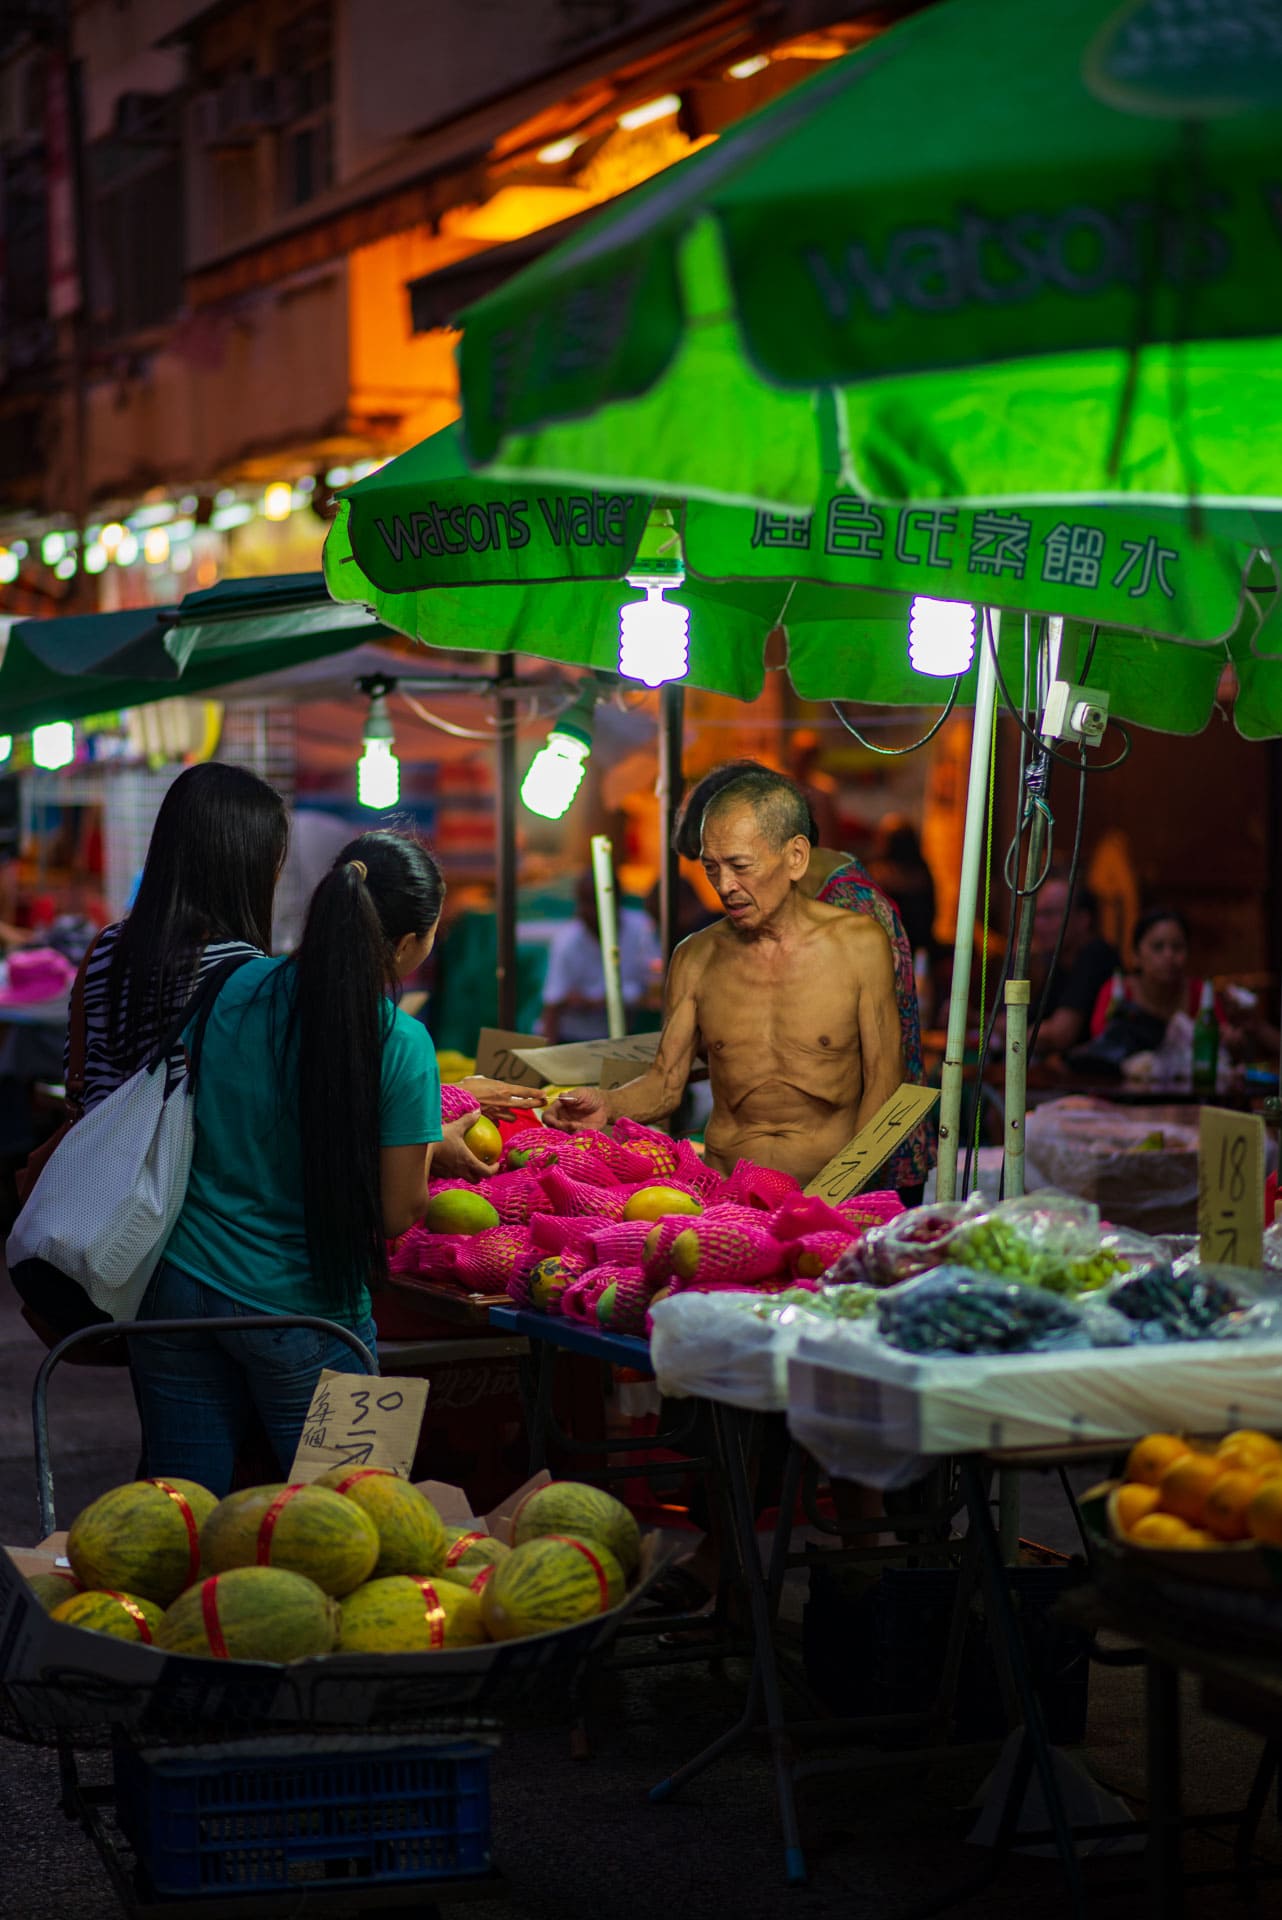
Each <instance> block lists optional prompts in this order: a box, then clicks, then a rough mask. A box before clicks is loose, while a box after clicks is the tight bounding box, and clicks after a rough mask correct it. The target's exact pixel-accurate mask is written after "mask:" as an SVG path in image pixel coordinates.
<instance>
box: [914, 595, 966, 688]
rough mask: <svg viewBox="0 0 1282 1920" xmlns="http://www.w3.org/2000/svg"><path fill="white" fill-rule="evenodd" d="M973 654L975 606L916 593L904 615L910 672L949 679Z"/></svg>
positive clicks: (963, 666)
mask: <svg viewBox="0 0 1282 1920" xmlns="http://www.w3.org/2000/svg"><path fill="white" fill-rule="evenodd" d="M974 657H975V609H974V607H969V606H966V605H965V604H964V603H963V602H961V601H958V600H929V599H927V598H926V596H925V595H924V594H920V593H919V594H918V595H917V597H916V599H915V600H914V601H913V604H912V611H911V613H910V614H909V616H908V658H909V660H910V662H911V663H912V667H913V670H914V672H916V673H929V674H933V675H935V676H936V677H938V678H940V679H952V678H953V677H954V676H955V675H957V674H959V673H965V672H966V671H967V670H968V668H969V667H970V663H971V661H972V660H973V659H974Z"/></svg>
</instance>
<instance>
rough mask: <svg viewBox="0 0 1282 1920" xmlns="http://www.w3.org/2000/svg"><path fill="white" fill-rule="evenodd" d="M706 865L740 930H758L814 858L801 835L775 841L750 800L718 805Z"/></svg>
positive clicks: (705, 846) (705, 841) (704, 853)
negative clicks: (779, 842) (778, 844)
mask: <svg viewBox="0 0 1282 1920" xmlns="http://www.w3.org/2000/svg"><path fill="white" fill-rule="evenodd" d="M699 857H700V859H701V860H702V862H703V870H704V872H705V873H706V874H707V876H708V878H709V880H710V881H711V882H712V885H713V886H714V888H715V889H716V894H717V898H718V900H720V902H721V905H722V906H723V907H724V909H725V914H726V919H727V920H728V921H729V923H730V925H731V926H732V927H734V928H735V930H736V932H738V933H741V934H745V935H746V934H753V933H757V932H759V931H760V929H761V928H762V926H764V925H765V923H766V922H767V921H768V920H769V919H771V918H772V916H773V915H774V914H776V913H777V912H778V911H779V909H780V907H782V906H783V904H784V902H785V901H786V900H787V898H788V896H789V895H790V894H791V892H792V890H793V887H794V886H795V885H796V883H797V881H798V880H799V879H800V878H801V876H802V874H803V873H804V872H805V871H806V868H807V866H808V865H809V862H810V843H809V841H807V840H803V839H801V838H800V837H798V838H796V839H793V840H785V842H784V844H783V845H782V846H781V847H775V846H772V845H771V843H770V841H769V839H768V838H767V836H766V835H765V834H763V832H762V831H761V826H760V823H759V821H758V819H757V815H756V813H755V811H754V809H753V808H752V807H750V806H743V805H741V806H730V807H724V808H717V810H716V811H715V812H713V813H712V814H710V815H709V817H708V818H707V819H706V820H705V821H704V823H703V838H702V846H701V850H700V856H699Z"/></svg>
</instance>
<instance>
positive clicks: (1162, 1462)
mask: <svg viewBox="0 0 1282 1920" xmlns="http://www.w3.org/2000/svg"><path fill="white" fill-rule="evenodd" d="M1191 1452H1192V1448H1191V1447H1190V1446H1189V1443H1188V1441H1187V1440H1181V1438H1180V1436H1179V1434H1178V1433H1146V1434H1145V1435H1144V1438H1143V1439H1142V1440H1137V1441H1136V1442H1135V1445H1134V1446H1133V1447H1132V1448H1131V1451H1130V1455H1129V1457H1128V1459H1127V1462H1126V1478H1127V1479H1128V1480H1138V1481H1139V1482H1140V1483H1141V1484H1142V1485H1143V1486H1146V1487H1155V1486H1156V1485H1157V1483H1158V1481H1159V1480H1160V1479H1161V1477H1162V1475H1163V1474H1164V1473H1165V1472H1166V1469H1167V1468H1168V1467H1169V1466H1171V1465H1173V1464H1174V1462H1175V1461H1176V1460H1179V1459H1182V1458H1183V1456H1184V1455H1185V1454H1186V1453H1191Z"/></svg>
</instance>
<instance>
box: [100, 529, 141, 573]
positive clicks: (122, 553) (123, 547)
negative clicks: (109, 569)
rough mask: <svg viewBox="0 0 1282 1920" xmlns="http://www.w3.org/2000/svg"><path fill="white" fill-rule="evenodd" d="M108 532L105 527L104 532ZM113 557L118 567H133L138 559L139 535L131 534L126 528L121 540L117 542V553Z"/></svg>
mask: <svg viewBox="0 0 1282 1920" xmlns="http://www.w3.org/2000/svg"><path fill="white" fill-rule="evenodd" d="M106 531H107V529H106V528H105V527H104V528H103V532H104V533H105V532H106ZM103 544H104V545H105V544H106V542H105V541H104V543H103ZM111 557H112V559H113V560H114V561H115V563H116V565H117V566H118V567H132V565H133V563H134V561H135V560H136V559H137V558H138V536H137V534H135V533H131V532H130V530H129V528H128V527H126V528H125V530H124V532H123V533H122V534H121V536H120V538H119V540H117V542H116V551H115V552H114V553H113V554H112V556H111Z"/></svg>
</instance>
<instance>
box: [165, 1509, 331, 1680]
mask: <svg viewBox="0 0 1282 1920" xmlns="http://www.w3.org/2000/svg"><path fill="white" fill-rule="evenodd" d="M335 1498H337V1495H335ZM338 1615H339V1609H338V1602H337V1601H336V1600H332V1599H331V1598H330V1596H329V1595H328V1594H327V1593H322V1592H321V1590H320V1588H319V1587H318V1586H317V1584H316V1582H315V1581H314V1580H308V1579H305V1578H304V1576H303V1575H302V1574H301V1573H289V1572H287V1571H286V1569H285V1568H284V1567H232V1568H231V1569H230V1570H229V1571H228V1572H227V1573H215V1574H211V1575H210V1576H209V1578H208V1579H205V1580H202V1581H200V1582H199V1584H198V1585H197V1586H194V1587H188V1589H187V1591H186V1593H184V1594H180V1595H179V1597H178V1599H177V1600H175V1601H174V1604H173V1605H172V1607H170V1608H169V1609H168V1610H167V1612H166V1613H165V1616H164V1619H163V1620H162V1621H161V1622H160V1625H159V1627H158V1628H157V1629H156V1645H157V1646H158V1647H159V1648H160V1649H161V1651H162V1652H164V1653H192V1654H199V1655H202V1656H205V1657H207V1658H210V1659H214V1660H272V1661H276V1662H285V1661H289V1660H306V1659H308V1658H309V1657H310V1656H311V1655H313V1654H318V1653H332V1652H333V1650H334V1642H335V1640H336V1639H337V1638H338Z"/></svg>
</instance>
